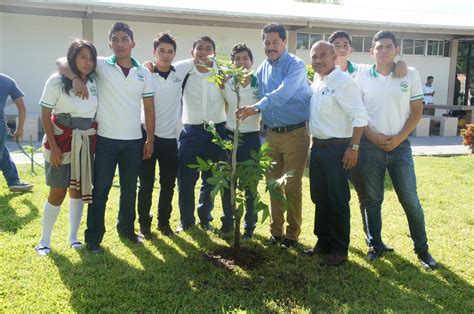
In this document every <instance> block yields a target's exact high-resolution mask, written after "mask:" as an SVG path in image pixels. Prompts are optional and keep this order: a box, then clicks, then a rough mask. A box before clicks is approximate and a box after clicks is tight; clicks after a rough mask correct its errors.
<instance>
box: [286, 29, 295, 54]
mask: <svg viewBox="0 0 474 314" xmlns="http://www.w3.org/2000/svg"><path fill="white" fill-rule="evenodd" d="M287 34H288V47H287V49H288V52H290V53H292V54H296V31H293V30H290V31H288V32H287Z"/></svg>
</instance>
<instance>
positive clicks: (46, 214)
mask: <svg viewBox="0 0 474 314" xmlns="http://www.w3.org/2000/svg"><path fill="white" fill-rule="evenodd" d="M60 208H61V206H54V205H51V204H50V203H49V202H48V201H47V200H46V202H45V203H44V209H43V233H42V235H41V240H40V243H39V245H40V247H50V246H51V233H52V232H53V227H54V223H55V222H56V219H57V218H58V214H59V209H60Z"/></svg>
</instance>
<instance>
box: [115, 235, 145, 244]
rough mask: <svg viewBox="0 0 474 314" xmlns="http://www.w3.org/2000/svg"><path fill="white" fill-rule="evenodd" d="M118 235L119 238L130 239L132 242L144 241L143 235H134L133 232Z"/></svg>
mask: <svg viewBox="0 0 474 314" xmlns="http://www.w3.org/2000/svg"><path fill="white" fill-rule="evenodd" d="M119 237H120V239H121V240H126V241H130V242H132V243H133V244H140V243H143V242H144V241H145V240H144V239H143V237H141V236H140V235H136V234H135V233H132V234H119Z"/></svg>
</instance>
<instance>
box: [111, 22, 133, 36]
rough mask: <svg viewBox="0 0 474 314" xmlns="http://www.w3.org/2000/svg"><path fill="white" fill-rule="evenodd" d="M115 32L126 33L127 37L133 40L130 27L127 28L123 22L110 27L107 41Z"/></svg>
mask: <svg viewBox="0 0 474 314" xmlns="http://www.w3.org/2000/svg"><path fill="white" fill-rule="evenodd" d="M116 32H124V33H127V35H128V37H130V39H131V40H133V30H132V29H131V28H130V26H128V24H126V23H124V22H116V23H114V25H112V28H110V31H109V40H111V39H112V35H113V34H114V33H116Z"/></svg>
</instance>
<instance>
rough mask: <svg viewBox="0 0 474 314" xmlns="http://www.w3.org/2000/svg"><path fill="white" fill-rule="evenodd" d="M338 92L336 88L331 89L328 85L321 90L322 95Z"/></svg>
mask: <svg viewBox="0 0 474 314" xmlns="http://www.w3.org/2000/svg"><path fill="white" fill-rule="evenodd" d="M335 93H336V90H335V89H329V88H328V87H326V88H324V89H323V91H322V92H321V95H322V96H324V95H329V96H332V95H334V94H335Z"/></svg>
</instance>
